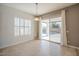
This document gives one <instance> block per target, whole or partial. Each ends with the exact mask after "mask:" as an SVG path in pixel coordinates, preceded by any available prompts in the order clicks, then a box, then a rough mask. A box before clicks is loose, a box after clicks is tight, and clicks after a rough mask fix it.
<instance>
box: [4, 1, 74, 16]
mask: <svg viewBox="0 0 79 59" xmlns="http://www.w3.org/2000/svg"><path fill="white" fill-rule="evenodd" d="M73 4H74V3H38V15H42V14H45V13H48V12H51V11H54V10H58V9H61V8H65V7H68V6H71V5H73ZM3 5H6V6H9V7H12V8H16V9H18V10H21V11H24V12H26V13H29V14H32V15H36V5H35V3H4V4H3Z"/></svg>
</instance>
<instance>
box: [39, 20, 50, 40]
mask: <svg viewBox="0 0 79 59" xmlns="http://www.w3.org/2000/svg"><path fill="white" fill-rule="evenodd" d="M40 37H41V39H44V40H49V20H41V21H40Z"/></svg>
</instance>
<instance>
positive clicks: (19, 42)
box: [0, 39, 33, 49]
mask: <svg viewBox="0 0 79 59" xmlns="http://www.w3.org/2000/svg"><path fill="white" fill-rule="evenodd" d="M32 40H33V39H32ZM32 40H23V41H18V42H15V43H12V44H9V45H5V46H3V47H0V49H4V48H7V47H10V46H14V45H17V44H21V43H24V42H29V41H32Z"/></svg>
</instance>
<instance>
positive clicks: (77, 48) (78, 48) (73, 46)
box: [68, 45, 79, 49]
mask: <svg viewBox="0 0 79 59" xmlns="http://www.w3.org/2000/svg"><path fill="white" fill-rule="evenodd" d="M68 47H71V48H75V49H79V47H76V46H72V45H68Z"/></svg>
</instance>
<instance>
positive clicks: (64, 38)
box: [39, 10, 67, 46]
mask: <svg viewBox="0 0 79 59" xmlns="http://www.w3.org/2000/svg"><path fill="white" fill-rule="evenodd" d="M65 14H66V12H65V10H61V19H62V31H61V45H64V46H67V34H66V32H67V31H66V15H65ZM41 19H42V17H41ZM41 19H40V20H41ZM49 19H50V18H49ZM49 19H48V20H49ZM40 27H41V25H40V22H39V39H41V29H40Z"/></svg>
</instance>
